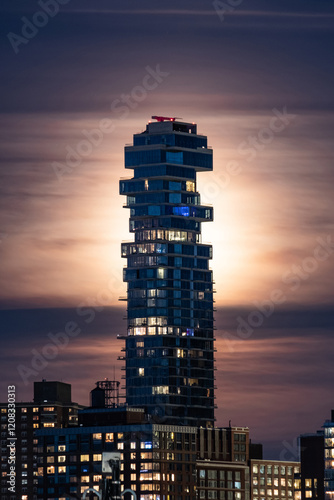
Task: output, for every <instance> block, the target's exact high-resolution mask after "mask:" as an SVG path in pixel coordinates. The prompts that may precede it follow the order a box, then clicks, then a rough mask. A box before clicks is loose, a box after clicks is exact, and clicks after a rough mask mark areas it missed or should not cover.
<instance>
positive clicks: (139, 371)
mask: <svg viewBox="0 0 334 500" xmlns="http://www.w3.org/2000/svg"><path fill="white" fill-rule="evenodd" d="M138 375H139V376H140V377H143V376H144V375H145V369H144V368H138Z"/></svg>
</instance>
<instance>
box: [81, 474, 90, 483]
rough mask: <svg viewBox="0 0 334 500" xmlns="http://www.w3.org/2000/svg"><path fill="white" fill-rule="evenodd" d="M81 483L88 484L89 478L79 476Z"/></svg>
mask: <svg viewBox="0 0 334 500" xmlns="http://www.w3.org/2000/svg"><path fill="white" fill-rule="evenodd" d="M81 482H82V483H89V476H81Z"/></svg>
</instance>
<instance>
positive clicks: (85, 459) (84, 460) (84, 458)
mask: <svg viewBox="0 0 334 500" xmlns="http://www.w3.org/2000/svg"><path fill="white" fill-rule="evenodd" d="M80 460H81V462H89V455H81V456H80Z"/></svg>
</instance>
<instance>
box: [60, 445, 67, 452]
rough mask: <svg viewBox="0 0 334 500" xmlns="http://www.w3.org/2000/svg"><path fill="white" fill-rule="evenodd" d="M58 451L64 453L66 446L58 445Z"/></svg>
mask: <svg viewBox="0 0 334 500" xmlns="http://www.w3.org/2000/svg"><path fill="white" fill-rule="evenodd" d="M58 451H66V446H65V445H64V444H61V445H59V446H58Z"/></svg>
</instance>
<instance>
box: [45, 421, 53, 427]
mask: <svg viewBox="0 0 334 500" xmlns="http://www.w3.org/2000/svg"><path fill="white" fill-rule="evenodd" d="M54 426H55V424H54V422H44V424H43V427H54Z"/></svg>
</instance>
